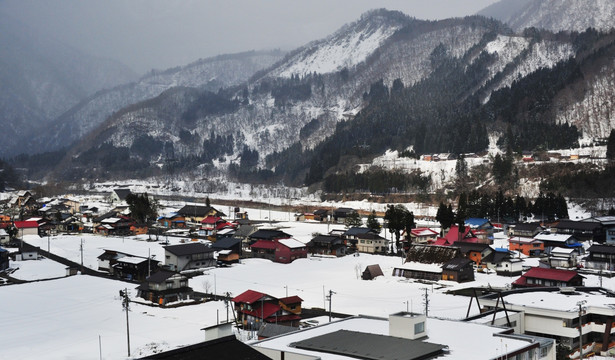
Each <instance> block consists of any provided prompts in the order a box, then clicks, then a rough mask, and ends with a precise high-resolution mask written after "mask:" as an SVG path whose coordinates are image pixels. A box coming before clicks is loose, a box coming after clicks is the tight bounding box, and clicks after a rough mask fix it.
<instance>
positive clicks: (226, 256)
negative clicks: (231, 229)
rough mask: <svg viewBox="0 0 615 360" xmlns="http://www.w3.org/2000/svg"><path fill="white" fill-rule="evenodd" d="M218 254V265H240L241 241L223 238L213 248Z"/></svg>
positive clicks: (229, 237) (232, 237)
mask: <svg viewBox="0 0 615 360" xmlns="http://www.w3.org/2000/svg"><path fill="white" fill-rule="evenodd" d="M211 247H212V248H213V249H214V250H215V251H216V252H217V254H218V259H217V263H216V264H217V265H219V266H220V265H230V264H234V263H238V262H239V259H240V258H241V256H242V247H241V239H240V238H236V237H234V236H227V237H222V238H220V239H218V240H216V242H215V243H213V245H212V246H211Z"/></svg>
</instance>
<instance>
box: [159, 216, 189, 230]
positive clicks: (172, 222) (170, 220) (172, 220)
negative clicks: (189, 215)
mask: <svg viewBox="0 0 615 360" xmlns="http://www.w3.org/2000/svg"><path fill="white" fill-rule="evenodd" d="M156 221H157V222H158V224H159V225H160V226H163V227H165V228H171V229H183V228H185V227H186V217H185V216H182V215H179V214H178V213H176V212H173V213H170V214H166V215H162V216H159V217H158V219H156Z"/></svg>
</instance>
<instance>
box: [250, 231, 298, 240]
mask: <svg viewBox="0 0 615 360" xmlns="http://www.w3.org/2000/svg"><path fill="white" fill-rule="evenodd" d="M290 237H291V235H290V234H287V233H285V232H284V231H280V230H258V231H256V232H254V233H253V234H251V235H250V239H262V240H273V239H287V238H290Z"/></svg>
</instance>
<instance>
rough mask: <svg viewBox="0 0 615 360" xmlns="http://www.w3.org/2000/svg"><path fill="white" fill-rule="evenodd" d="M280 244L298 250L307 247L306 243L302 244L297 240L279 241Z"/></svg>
mask: <svg viewBox="0 0 615 360" xmlns="http://www.w3.org/2000/svg"><path fill="white" fill-rule="evenodd" d="M278 242H279V243H280V244H282V245H284V246H286V247H288V248H291V249H298V248H303V247H305V244H304V243H302V242H301V241H299V240H295V239H280V240H278Z"/></svg>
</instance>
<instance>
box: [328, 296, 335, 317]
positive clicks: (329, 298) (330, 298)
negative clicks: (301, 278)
mask: <svg viewBox="0 0 615 360" xmlns="http://www.w3.org/2000/svg"><path fill="white" fill-rule="evenodd" d="M333 294H335V291H333V290H329V295H327V300H329V322H331V300H332V298H333Z"/></svg>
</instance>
